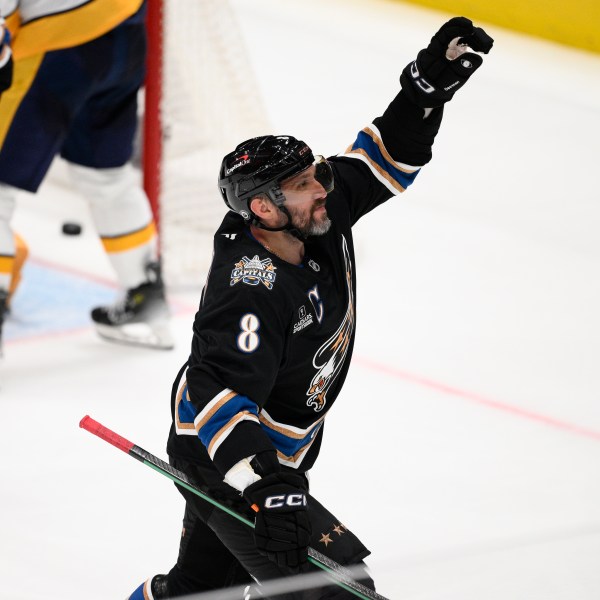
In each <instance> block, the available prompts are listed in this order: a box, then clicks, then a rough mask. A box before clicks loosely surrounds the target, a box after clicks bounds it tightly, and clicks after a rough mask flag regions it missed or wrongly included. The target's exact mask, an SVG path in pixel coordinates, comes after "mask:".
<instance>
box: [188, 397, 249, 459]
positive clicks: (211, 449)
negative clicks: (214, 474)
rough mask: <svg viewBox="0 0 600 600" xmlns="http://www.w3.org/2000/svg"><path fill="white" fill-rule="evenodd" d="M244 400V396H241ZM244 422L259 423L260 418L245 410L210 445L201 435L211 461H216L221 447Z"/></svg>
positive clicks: (237, 414)
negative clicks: (235, 428)
mask: <svg viewBox="0 0 600 600" xmlns="http://www.w3.org/2000/svg"><path fill="white" fill-rule="evenodd" d="M240 397H241V398H243V397H244V396H240ZM242 421H254V422H256V423H258V417H257V416H256V415H255V414H252V413H251V412H250V411H247V410H244V411H241V412H238V413H236V414H235V415H234V416H233V417H232V418H231V419H230V420H229V421H228V422H227V423H225V425H223V427H221V429H219V430H218V431H217V432H216V433H215V434H214V435H213V436H212V438H211V441H210V443H208V444H206V443H205V441H204V439H202V438H203V436H202V435H201V434H200V433H198V435H200V439H201V440H202V442H203V443H205V445H206V449H207V450H208V455H209V456H210V458H211V460H214V458H215V453H216V451H217V450H218V449H219V446H220V445H221V444H222V443H223V442H224V441H225V440H226V439H227V436H228V435H229V434H230V433H231V432H232V431H233V429H234V427H235V426H236V425H237V424H238V423H241V422H242Z"/></svg>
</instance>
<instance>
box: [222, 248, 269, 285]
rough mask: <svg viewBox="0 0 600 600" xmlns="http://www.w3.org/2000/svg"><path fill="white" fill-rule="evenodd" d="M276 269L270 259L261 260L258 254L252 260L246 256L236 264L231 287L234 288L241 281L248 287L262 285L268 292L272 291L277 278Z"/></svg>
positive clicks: (232, 273)
mask: <svg viewBox="0 0 600 600" xmlns="http://www.w3.org/2000/svg"><path fill="white" fill-rule="evenodd" d="M276 268H277V267H275V266H274V265H273V262H272V261H271V259H270V258H265V259H263V260H261V259H260V258H259V257H258V255H256V254H255V255H254V256H253V257H252V258H251V259H250V258H248V257H247V256H244V258H242V260H240V261H239V262H236V263H235V266H234V267H233V271H231V282H230V284H229V285H232V286H233V285H235V284H236V283H239V282H240V281H241V282H242V283H245V284H247V285H258V284H259V283H262V284H263V285H264V286H265V287H266V288H267V289H268V290H271V289H273V284H274V283H275V279H276V277H277V274H276V273H275V269H276Z"/></svg>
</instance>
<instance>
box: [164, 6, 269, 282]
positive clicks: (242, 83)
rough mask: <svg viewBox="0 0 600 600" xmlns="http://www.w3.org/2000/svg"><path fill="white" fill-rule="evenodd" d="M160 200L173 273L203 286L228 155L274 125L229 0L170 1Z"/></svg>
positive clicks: (167, 262) (221, 208)
mask: <svg viewBox="0 0 600 600" xmlns="http://www.w3.org/2000/svg"><path fill="white" fill-rule="evenodd" d="M161 106H162V110H161V116H162V120H163V140H164V145H163V159H162V169H161V171H162V185H161V189H162V191H161V196H160V200H159V204H160V219H161V243H162V254H163V263H164V270H165V278H166V280H167V283H168V284H169V285H170V286H178V287H182V286H191V287H196V286H200V285H201V284H202V283H203V280H204V275H205V273H206V271H207V269H208V266H209V264H210V259H211V253H212V236H213V234H214V230H215V229H216V227H217V226H218V224H219V222H220V221H221V219H222V218H223V215H224V214H225V212H226V207H225V205H224V203H223V201H222V200H221V198H220V195H219V192H218V189H217V177H218V171H219V166H220V163H221V159H222V157H223V155H224V154H226V153H227V152H229V151H231V150H232V149H233V148H234V147H235V145H236V144H237V143H239V142H241V141H243V140H244V139H247V138H249V137H253V136H255V135H262V134H265V133H268V130H269V126H268V121H267V118H266V115H265V109H264V105H263V103H262V101H261V98H260V93H259V90H258V86H257V84H256V82H255V80H254V75H253V73H252V69H251V66H250V64H249V62H248V60H247V52H246V51H245V45H244V42H243V40H242V38H241V33H240V29H239V27H238V25H237V22H236V18H235V14H234V11H233V10H232V8H231V6H230V4H229V2H228V0H201V1H199V0H165V2H164V65H163V97H162V105H161Z"/></svg>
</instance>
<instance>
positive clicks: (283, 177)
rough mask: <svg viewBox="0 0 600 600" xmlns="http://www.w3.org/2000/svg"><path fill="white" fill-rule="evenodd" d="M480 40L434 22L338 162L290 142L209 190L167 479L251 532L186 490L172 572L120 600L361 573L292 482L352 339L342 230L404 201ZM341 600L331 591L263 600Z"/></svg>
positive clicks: (348, 536)
mask: <svg viewBox="0 0 600 600" xmlns="http://www.w3.org/2000/svg"><path fill="white" fill-rule="evenodd" d="M492 44H493V40H492V39H491V38H490V37H489V36H488V35H487V34H486V33H485V32H484V31H483V30H482V29H481V28H476V27H474V26H473V24H472V23H471V21H469V20H468V19H466V18H464V17H457V18H454V19H452V20H450V21H449V22H447V23H446V24H445V25H444V26H443V27H442V28H441V29H440V30H439V31H438V32H437V33H436V34H435V36H434V37H433V38H432V40H431V43H430V44H429V45H428V46H427V48H426V49H424V50H422V51H421V52H419V54H418V57H417V59H416V60H415V61H413V62H411V63H410V64H409V65H408V66H407V67H406V68H405V69H404V70H403V71H402V75H401V77H400V81H401V87H402V90H401V91H400V93H399V94H398V95H397V96H396V98H395V99H394V100H393V101H392V102H391V104H390V105H389V107H388V108H387V110H385V112H384V113H383V115H382V116H380V117H378V118H376V119H375V120H374V122H373V123H372V124H371V125H369V126H367V127H365V128H364V129H363V130H362V131H360V132H359V134H358V137H357V138H356V140H355V142H354V143H353V144H352V145H350V146H349V147H348V149H347V150H346V152H345V153H343V154H341V155H339V156H335V157H331V158H329V159H328V160H325V159H323V158H322V157H318V156H314V155H313V153H312V150H311V149H310V148H309V147H308V146H307V145H306V144H305V143H304V142H302V141H300V140H298V139H296V138H293V137H291V136H264V137H259V138H254V139H251V140H247V141H245V142H243V143H241V144H240V145H239V146H238V147H237V148H236V149H235V150H234V151H233V152H231V153H230V154H228V155H227V156H225V158H224V159H223V162H222V165H221V170H220V178H219V186H220V190H221V194H222V196H223V199H224V201H225V203H226V204H227V206H228V207H229V208H230V209H231V212H229V214H228V215H227V216H226V217H225V219H224V220H223V222H222V224H221V226H220V228H219V229H218V231H217V233H216V235H215V242H214V260H213V263H212V267H211V271H210V275H209V277H208V280H207V283H206V286H205V288H204V291H203V294H202V299H201V303H200V308H199V310H198V313H197V314H196V318H195V322H194V329H193V332H194V334H193V339H192V347H191V354H190V357H189V359H188V360H187V362H186V363H185V365H184V366H183V367H182V369H181V371H180V372H179V374H178V375H177V378H176V380H175V383H174V386H173V394H172V415H173V423H172V427H171V431H170V435H169V440H168V447H167V450H168V453H169V456H170V460H171V464H173V465H174V466H175V467H176V468H178V469H180V470H182V471H184V472H185V473H186V474H187V475H188V476H189V477H190V478H191V479H193V480H195V481H196V482H197V483H198V485H200V486H201V487H202V488H203V489H206V490H207V491H208V492H209V493H210V494H211V495H212V496H213V497H215V498H216V499H218V500H219V501H221V502H222V503H225V504H228V505H230V506H232V507H234V508H235V509H236V510H237V511H239V512H240V513H242V514H244V515H245V516H246V517H247V518H251V519H254V520H255V529H254V531H252V530H251V529H249V528H247V527H246V526H244V525H243V524H240V523H239V522H238V521H236V520H235V519H234V518H232V517H231V516H229V515H228V514H225V513H224V512H222V511H220V510H219V509H216V508H213V506H212V505H209V504H207V503H206V502H205V501H204V500H202V499H200V498H198V497H197V496H195V495H193V494H191V493H190V492H188V491H187V490H185V489H180V492H181V493H182V494H183V496H184V497H185V499H186V508H185V514H184V519H183V535H182V539H181V546H180V552H179V558H178V560H177V564H176V565H175V566H174V567H173V568H172V569H171V571H170V572H169V573H168V575H156V576H154V577H153V578H151V579H149V580H148V581H147V582H145V583H144V584H142V585H141V586H140V587H139V588H138V589H137V590H136V591H135V592H134V593H133V595H132V596H131V597H130V599H131V600H141V599H142V598H153V599H154V600H159V599H162V598H175V597H179V596H183V595H185V594H190V593H194V592H199V591H202V590H209V589H216V588H220V587H225V586H229V585H232V584H233V583H241V582H247V581H250V577H249V576H251V577H252V578H253V579H255V580H256V581H258V582H264V581H266V580H269V579H273V578H277V577H281V576H285V575H289V574H290V573H297V572H301V571H305V570H307V569H310V567H309V566H308V565H307V547H308V546H312V547H314V548H316V549H317V550H318V551H320V552H322V553H323V554H325V555H327V556H329V557H330V558H332V559H333V560H335V561H336V562H338V563H340V564H344V565H358V566H359V569H360V568H361V567H362V570H363V573H364V576H363V577H361V578H360V579H361V581H362V583H363V584H365V585H367V586H370V587H374V583H373V581H372V580H371V579H370V578H369V575H368V573H367V571H366V569H364V563H363V562H362V561H363V559H364V558H365V557H366V556H367V555H368V554H369V551H368V550H367V549H366V548H365V547H364V545H363V544H362V543H361V542H360V540H358V539H357V538H356V537H355V536H354V535H353V534H352V533H351V532H350V531H349V530H348V529H347V528H346V527H345V526H344V525H342V524H340V522H339V520H338V519H336V518H335V517H334V516H333V515H332V514H331V513H330V512H328V511H327V510H326V509H325V508H324V507H323V506H322V505H321V504H319V503H318V502H317V500H315V498H314V497H312V496H311V495H309V487H308V478H307V472H308V470H309V469H310V468H311V467H312V465H313V464H314V462H315V460H316V458H317V455H318V453H319V447H320V445H321V439H322V436H323V429H324V422H325V418H326V416H327V414H328V411H329V409H330V408H331V407H332V406H333V403H334V402H335V400H336V398H337V397H338V395H339V393H340V391H341V388H342V385H343V383H344V380H345V378H346V374H347V372H348V368H349V365H350V357H351V354H352V347H353V343H354V332H355V324H356V304H355V281H356V280H355V267H356V263H355V258H354V246H353V241H352V226H353V225H354V224H355V223H356V222H357V221H358V219H360V218H361V217H362V216H363V215H365V214H366V213H368V212H369V211H371V210H372V209H373V208H376V207H377V206H378V205H380V204H382V203H383V202H385V201H386V200H388V199H389V198H391V197H392V196H395V195H398V194H399V193H400V192H403V191H404V190H405V189H406V188H407V187H408V186H409V185H410V184H411V183H412V182H413V181H414V179H415V177H416V176H417V173H418V172H419V169H420V167H421V166H422V165H425V164H426V163H428V162H429V160H430V159H431V148H432V144H433V141H434V138H435V136H436V134H437V132H438V129H439V126H440V123H441V120H442V113H443V105H444V103H445V102H448V101H449V100H451V99H452V97H453V95H454V94H455V93H456V91H457V90H458V89H460V88H461V87H462V86H463V85H464V84H465V83H466V81H467V80H468V78H469V77H470V76H471V75H472V74H473V73H474V72H475V70H476V69H477V68H478V67H479V66H480V65H481V64H482V58H481V56H480V55H479V54H477V53H476V52H484V53H487V52H489V50H490V49H491V47H492ZM284 597H285V598H289V599H292V598H293V599H298V598H303V599H305V598H336V599H337V598H350V597H353V596H351V594H350V592H348V591H345V590H343V589H342V588H340V587H333V586H330V587H328V588H327V589H320V590H312V591H310V592H308V591H306V592H298V593H294V594H288V595H285V596H277V598H284Z"/></svg>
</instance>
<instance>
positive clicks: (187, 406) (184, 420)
mask: <svg viewBox="0 0 600 600" xmlns="http://www.w3.org/2000/svg"><path fill="white" fill-rule="evenodd" d="M196 414H197V411H196V408H195V407H194V405H193V404H192V403H191V402H190V399H189V396H188V393H187V383H186V381H185V379H184V380H183V381H182V383H181V385H180V386H179V390H178V392H177V397H176V398H175V431H176V432H177V433H178V434H179V435H197V434H196V428H195V427H194V419H195V418H196Z"/></svg>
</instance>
